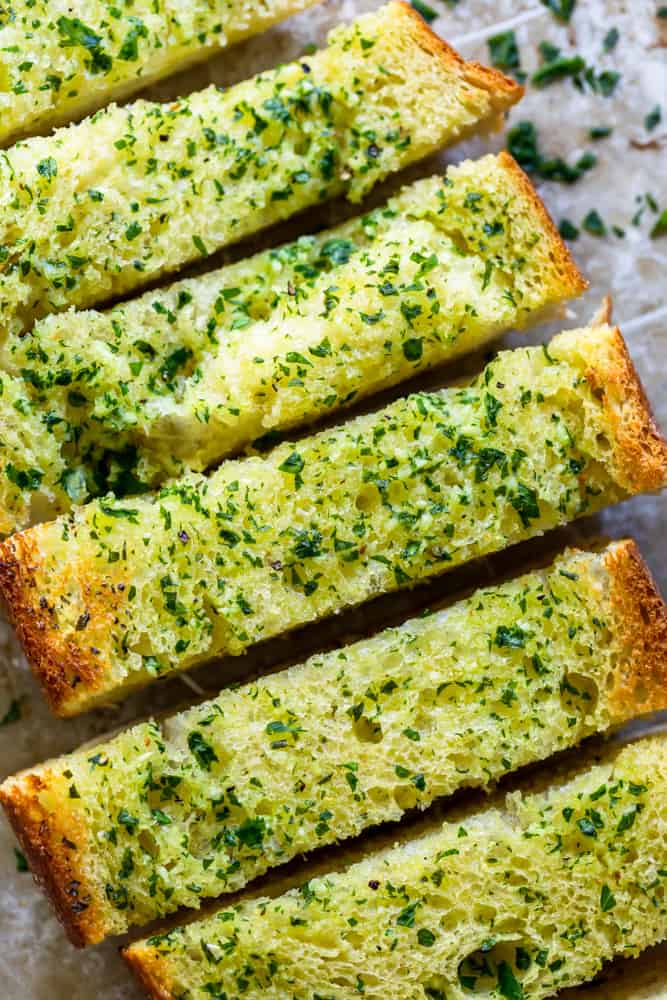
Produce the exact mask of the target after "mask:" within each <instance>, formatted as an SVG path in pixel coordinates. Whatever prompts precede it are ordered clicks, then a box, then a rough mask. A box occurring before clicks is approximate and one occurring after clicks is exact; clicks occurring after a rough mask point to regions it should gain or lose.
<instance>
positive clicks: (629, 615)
mask: <svg viewBox="0 0 667 1000" xmlns="http://www.w3.org/2000/svg"><path fill="white" fill-rule="evenodd" d="M605 566H606V567H607V569H608V571H609V575H610V579H611V594H610V598H611V605H612V608H613V611H614V631H615V632H616V634H617V635H618V640H619V643H620V645H621V646H622V648H623V650H624V655H623V656H621V657H619V670H618V674H617V677H616V679H615V684H614V687H613V688H612V691H611V692H610V695H609V703H610V707H611V709H612V712H614V713H615V714H616V715H617V716H618V717H619V719H620V720H622V721H623V720H625V719H631V718H635V717H636V716H637V715H639V714H641V713H645V712H654V711H659V710H661V709H665V708H667V605H665V602H664V600H663V598H662V596H661V594H660V592H659V590H658V588H657V586H656V583H655V581H654V579H653V577H652V576H651V571H650V570H649V568H648V566H647V565H646V563H645V562H644V560H643V559H642V556H641V554H640V552H639V549H638V548H637V545H636V543H635V542H634V541H632V540H631V539H625V540H624V541H622V542H619V543H618V544H617V545H613V546H611V547H610V548H609V549H608V551H607V552H606V553H605Z"/></svg>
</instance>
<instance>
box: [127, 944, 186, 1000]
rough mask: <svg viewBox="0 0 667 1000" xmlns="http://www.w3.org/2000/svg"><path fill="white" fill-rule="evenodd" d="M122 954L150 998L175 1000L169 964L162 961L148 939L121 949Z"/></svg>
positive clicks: (154, 999)
mask: <svg viewBox="0 0 667 1000" xmlns="http://www.w3.org/2000/svg"><path fill="white" fill-rule="evenodd" d="M121 955H122V957H123V958H124V959H125V961H126V963H127V964H128V965H129V967H130V969H131V970H132V972H133V973H134V975H135V976H136V977H137V979H138V980H139V983H140V985H141V986H142V987H143V988H144V990H145V991H146V996H147V997H149V998H150V1000H175V993H174V987H173V983H172V978H171V973H170V970H169V966H168V964H167V963H166V962H163V961H162V959H161V957H160V955H159V953H158V951H157V949H156V948H152V947H151V946H150V945H149V944H148V943H147V942H146V941H137V943H136V944H134V945H131V946H129V947H128V948H123V949H121Z"/></svg>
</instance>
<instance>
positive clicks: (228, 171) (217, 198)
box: [0, 3, 522, 331]
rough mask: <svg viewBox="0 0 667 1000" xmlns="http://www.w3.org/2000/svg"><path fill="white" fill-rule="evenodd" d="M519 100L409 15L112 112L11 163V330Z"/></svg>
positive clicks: (448, 138)
mask: <svg viewBox="0 0 667 1000" xmlns="http://www.w3.org/2000/svg"><path fill="white" fill-rule="evenodd" d="M521 93H522V90H521V88H520V87H519V86H518V85H517V84H515V83H513V82H512V81H510V80H508V79H506V78H505V77H504V76H502V75H501V74H499V73H496V72H495V71H493V70H484V69H483V68H480V67H478V66H476V65H475V64H474V63H473V64H468V63H466V62H464V61H463V60H462V59H461V58H460V57H459V56H458V55H457V54H456V53H455V52H454V51H453V50H452V49H450V48H449V47H448V46H447V45H446V44H445V43H444V42H442V41H441V40H440V39H439V38H437V37H436V36H435V35H433V34H432V32H431V31H430V30H429V29H428V28H427V26H426V25H425V23H424V21H423V20H422V19H421V18H420V17H419V16H418V15H416V14H415V13H414V11H412V10H411V8H410V7H409V6H408V5H407V4H403V3H389V4H388V5H387V6H385V7H382V8H381V9H380V10H379V11H377V12H375V13H371V14H367V15H365V16H363V17H361V18H359V19H358V20H357V21H355V22H354V23H353V24H351V25H345V26H342V27H339V28H337V29H336V30H335V31H334V32H332V34H331V36H330V38H329V44H328V46H327V47H326V48H325V49H323V50H322V51H320V52H318V53H316V54H315V55H313V56H312V57H311V56H308V57H307V58H305V59H301V60H299V61H298V62H295V63H291V64H289V65H285V66H280V67H278V68H277V69H275V70H272V71H270V72H266V73H262V74H260V75H259V76H256V77H254V78H253V79H251V80H247V81H245V82H243V83H240V84H237V85H236V86H234V87H230V88H229V89H228V90H225V91H222V90H220V89H218V88H217V87H210V88H208V89H207V90H203V91H201V92H199V93H196V94H192V95H191V96H190V97H187V98H182V99H179V100H178V101H175V102H174V103H173V104H170V105H163V104H155V103H149V102H146V101H137V102H136V103H134V104H131V105H129V106H127V107H122V108H120V107H117V106H115V105H110V106H109V107H107V108H104V109H103V110H102V111H99V112H97V113H96V114H95V115H93V116H92V117H91V118H88V119H86V120H85V121H83V122H81V123H80V124H78V125H73V126H71V127H69V128H66V129H61V130H59V131H57V132H56V133H55V134H54V135H53V136H50V137H47V138H34V139H29V140H27V141H25V142H22V143H18V144H17V145H16V146H13V147H12V148H11V149H9V150H7V152H5V153H3V156H2V158H1V159H0V247H1V248H2V257H1V259H0V330H2V331H4V330H10V331H11V330H14V331H20V330H27V329H29V328H30V327H31V326H32V324H33V323H34V322H35V320H36V319H38V318H39V317H41V316H43V315H45V314H46V313H50V312H58V311H62V310H63V309H65V308H67V307H68V306H72V305H75V306H79V307H82V306H89V305H93V304H95V303H97V302H102V301H104V300H107V299H109V298H110V297H112V296H116V295H120V294H127V293H129V292H131V291H133V290H135V289H137V288H139V287H140V286H142V285H143V284H146V283H147V282H149V281H152V280H154V279H156V278H157V277H159V276H160V275H162V274H165V273H168V272H172V271H175V270H176V269H178V268H179V267H182V266H183V265H185V264H187V263H189V262H191V261H200V260H202V259H203V258H206V257H208V256H209V255H210V254H212V253H213V252H214V251H215V250H217V249H218V248H220V247H222V246H224V245H225V244H229V243H232V242H235V241H237V240H240V239H241V238H242V237H243V236H247V235H248V234H249V233H253V232H256V231H257V230H259V229H262V228H263V227H265V226H268V225H270V224H272V223H275V222H278V221H279V220H281V219H285V218H287V217H288V216H290V215H292V214H294V213H295V212H298V211H300V210H302V209H305V208H307V207H309V206H312V205H318V204H320V203H321V202H322V201H324V200H325V199H327V198H331V197H333V196H335V195H346V196H347V197H348V198H350V199H351V200H352V201H358V200H360V199H361V198H362V197H363V196H364V194H366V193H367V192H368V191H370V189H371V188H372V187H373V186H374V185H375V184H376V183H377V182H378V181H380V180H381V179H383V178H384V177H386V176H387V175H388V174H390V173H392V172H393V171H396V170H400V169H401V168H402V167H405V166H407V165H408V164H409V163H412V162H413V161H414V160H417V159H419V158H420V157H423V156H425V155H426V154H427V153H430V152H433V151H434V150H436V149H438V148H440V147H441V146H443V145H445V144H447V143H449V142H454V141H456V140H458V139H460V138H461V137H462V136H464V135H466V134H468V133H470V132H474V131H476V130H478V129H480V128H484V127H491V126H492V125H494V124H497V123H498V120H499V118H500V117H501V116H502V112H503V111H504V110H506V109H507V108H509V107H510V106H511V105H512V104H514V103H515V102H516V101H517V100H518V99H519V97H520V96H521Z"/></svg>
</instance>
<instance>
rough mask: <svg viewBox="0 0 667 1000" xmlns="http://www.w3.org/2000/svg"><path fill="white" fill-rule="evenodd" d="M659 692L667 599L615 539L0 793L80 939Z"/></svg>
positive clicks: (579, 734) (568, 738)
mask: <svg viewBox="0 0 667 1000" xmlns="http://www.w3.org/2000/svg"><path fill="white" fill-rule="evenodd" d="M665 707H667V609H666V608H665V605H664V603H663V601H662V599H661V597H660V595H659V594H658V592H657V590H656V588H655V585H654V583H653V582H652V580H651V577H650V574H649V572H648V570H647V568H646V566H645V565H644V563H643V562H642V560H641V557H640V556H639V554H638V552H637V549H636V546H635V545H634V543H633V542H631V541H624V542H618V543H614V544H612V545H610V546H609V547H608V548H606V549H605V550H603V551H601V552H599V553H590V552H578V551H570V552H568V553H566V554H565V555H563V556H562V557H561V558H560V559H558V561H557V562H556V563H555V564H554V565H553V566H551V567H549V568H548V569H545V570H541V571H537V572H533V573H530V574H528V575H526V576H522V577H520V578H518V579H516V580H513V581H510V582H508V583H504V584H501V585H498V586H495V587H492V588H486V589H484V590H479V591H477V592H476V593H474V594H473V595H472V596H471V597H470V598H468V599H467V600H465V601H461V602H459V603H458V604H455V605H453V606H451V607H449V608H448V609H446V610H443V611H439V612H436V613H434V614H432V615H430V616H428V617H425V618H420V619H415V620H413V621H409V622H406V623H405V624H404V625H402V626H400V627H399V628H395V629H388V630H386V631H384V632H382V633H380V634H379V635H376V636H374V637H373V638H371V639H367V640H364V641H361V642H357V643H355V644H354V645H351V646H348V647H346V648H343V649H341V650H337V651H335V652H331V653H327V654H324V655H321V656H315V657H312V658H311V659H310V660H309V661H307V662H306V663H303V664H299V665H297V666H293V667H290V668H289V669H288V670H286V671H283V672H281V673H278V674H275V675H273V676H271V677H269V678H265V679H263V680H260V681H258V682H257V683H253V684H248V685H246V686H244V687H241V688H238V689H235V690H228V691H224V692H223V693H222V694H221V695H220V696H219V697H217V698H216V699H214V700H213V701H209V702H205V703H204V704H201V705H198V706H197V707H196V708H192V709H189V710H187V711H184V712H181V713H179V714H178V715H175V716H173V717H171V718H168V719H166V720H163V721H161V722H159V721H149V722H145V723H142V724H140V725H137V726H134V727H133V728H132V729H130V730H127V731H126V732H123V733H121V734H120V735H117V736H115V737H114V738H113V739H111V740H108V741H106V742H103V743H99V744H98V745H96V746H89V747H87V748H86V749H85V750H80V751H77V752H76V753H72V754H68V755H67V756H65V757H61V758H59V759H57V760H52V761H49V762H47V763H46V764H43V765H41V766H39V767H35V768H31V769H30V770H29V771H25V772H23V773H22V774H19V775H16V776H15V777H13V778H9V779H7V781H5V783H4V784H3V785H2V787H0V800H1V801H2V803H3V805H4V807H5V809H6V811H7V813H8V815H9V817H10V819H11V821H12V823H13V826H14V829H15V830H16V833H17V835H18V838H19V841H20V843H21V845H22V847H23V849H24V851H25V852H26V856H27V857H28V858H29V859H30V864H31V867H32V870H33V873H34V874H35V876H36V877H37V878H38V879H39V880H40V881H41V882H43V884H44V886H45V887H46V889H47V891H48V893H49V895H50V897H51V899H52V900H53V902H54V904H55V906H56V909H57V911H58V913H59V915H60V917H61V919H62V921H63V923H64V925H65V928H66V929H67V931H68V933H69V935H70V937H71V938H72V940H73V941H74V942H75V943H76V944H80V945H81V944H90V943H94V942H96V941H99V940H101V939H102V938H103V937H105V936H106V935H108V934H114V933H122V932H124V931H126V930H127V929H128V928H129V927H130V926H131V925H134V924H144V923H148V922H149V921H151V920H153V919H155V918H157V917H162V916H164V915H165V914H167V913H170V912H173V911H174V910H176V909H177V908H178V907H180V906H191V907H198V906H199V905H200V903H201V902H202V901H203V900H205V899H206V898H210V897H213V896H218V895H220V894H221V893H223V892H232V891H236V890H238V889H240V888H242V887H243V886H245V885H246V883H247V882H249V881H250V880H251V879H253V878H254V877H256V876H257V875H260V874H262V873H263V872H265V871H266V870H267V869H269V868H272V867H274V866H276V865H280V864H283V863H284V862H286V861H289V860H290V859H291V858H294V857H295V856H296V855H298V854H300V853H302V852H307V851H311V850H312V849H314V848H317V847H321V846H324V845H328V844H332V843H336V842H338V841H341V840H345V839H347V838H349V837H352V836H355V835H356V834H358V833H359V832H360V831H362V830H364V829H367V828H369V827H371V826H375V825H376V824H379V823H383V822H387V821H395V820H398V819H400V818H401V816H402V815H403V814H404V812H405V811H406V810H409V809H413V808H415V807H418V808H420V809H424V808H426V807H427V806H428V805H430V804H431V803H432V802H433V801H434V799H436V798H437V797H439V796H443V795H448V794H451V793H452V792H454V791H455V790H456V789H458V788H461V787H463V786H481V787H486V788H488V787H489V786H490V785H491V784H492V783H493V782H494V781H495V780H497V779H498V778H499V777H501V776H502V775H503V774H505V773H507V772H508V771H511V770H514V769H516V768H519V767H521V766H523V765H525V764H527V763H530V762H533V761H535V760H540V759H542V758H544V757H547V756H548V755H550V754H553V753H555V752H557V751H559V750H562V749H563V748H565V747H567V746H572V745H574V744H576V743H577V742H579V741H580V740H581V739H583V738H584V737H586V736H589V735H591V734H592V733H599V732H604V731H606V730H607V729H608V728H609V727H610V726H615V725H618V724H619V723H622V722H625V721H626V720H627V719H629V718H631V717H633V716H635V715H638V714H640V713H642V712H647V711H653V710H655V709H659V708H665ZM462 720H465V722H464V724H462ZM223 789H226V790H229V789H233V794H231V793H229V792H228V791H225V792H223V791H222V790H223Z"/></svg>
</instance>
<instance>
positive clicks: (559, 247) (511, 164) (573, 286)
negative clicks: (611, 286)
mask: <svg viewBox="0 0 667 1000" xmlns="http://www.w3.org/2000/svg"><path fill="white" fill-rule="evenodd" d="M498 160H499V162H500V164H501V165H502V167H503V168H504V169H505V170H506V171H507V172H508V173H509V174H511V176H512V178H513V180H514V183H515V184H516V187H517V188H518V190H519V191H520V192H521V194H522V195H523V197H524V198H525V199H526V200H527V201H528V202H529V203H530V205H531V206H532V209H533V211H534V212H535V214H536V215H537V217H538V218H539V219H540V221H541V223H542V227H543V229H544V232H545V233H546V235H547V238H548V241H549V246H550V256H551V259H552V260H553V263H554V266H555V267H556V269H557V270H558V272H559V274H560V275H561V280H562V288H563V290H564V291H567V294H568V295H569V296H572V297H574V296H576V295H581V294H582V292H585V291H586V289H587V288H588V282H587V281H586V279H585V278H584V276H583V275H582V274H581V272H580V271H579V268H578V267H577V265H576V264H575V262H574V258H573V257H572V254H571V253H570V251H569V250H568V248H567V245H566V244H565V242H564V240H563V238H562V237H561V235H560V233H559V232H558V229H557V228H556V225H555V223H554V221H553V219H552V218H551V216H550V215H549V213H548V212H547V210H546V207H545V205H544V202H543V201H542V199H541V198H540V196H539V195H538V193H537V191H536V190H535V188H534V187H533V184H532V182H531V180H530V178H529V177H528V175H527V174H526V173H525V172H524V171H523V170H522V169H521V167H520V166H519V164H518V163H517V162H516V160H515V159H514V157H513V156H511V154H510V153H508V152H507V151H506V150H502V151H501V152H500V153H499V154H498Z"/></svg>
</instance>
